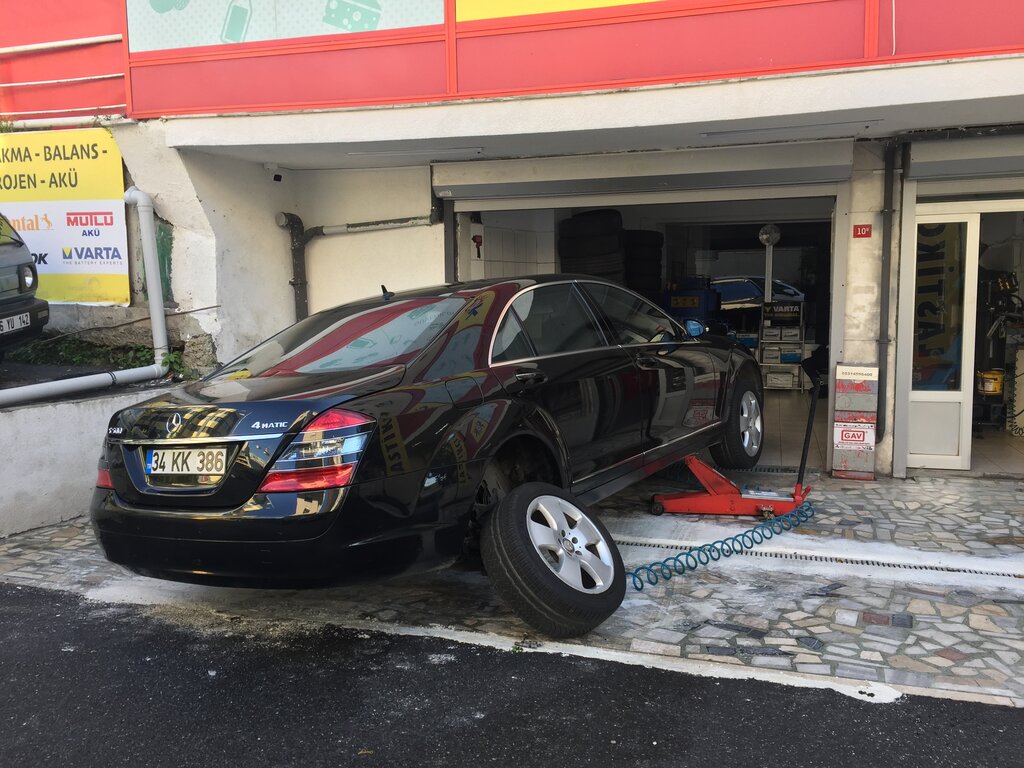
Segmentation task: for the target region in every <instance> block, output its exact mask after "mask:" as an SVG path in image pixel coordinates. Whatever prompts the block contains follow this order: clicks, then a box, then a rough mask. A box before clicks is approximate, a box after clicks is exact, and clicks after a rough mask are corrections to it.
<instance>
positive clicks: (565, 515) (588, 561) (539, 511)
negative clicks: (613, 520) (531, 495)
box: [526, 496, 615, 594]
mask: <svg viewBox="0 0 1024 768" xmlns="http://www.w3.org/2000/svg"><path fill="white" fill-rule="evenodd" d="M526 524H527V530H528V531H529V534H530V541H531V542H532V544H533V547H534V550H535V551H536V553H537V555H538V556H539V557H540V558H541V560H543V561H544V564H545V565H546V566H547V567H548V568H549V569H550V570H551V572H552V573H554V574H555V576H557V577H558V578H559V580H561V581H562V582H563V583H565V584H567V585H568V586H570V587H572V588H573V589H575V590H577V591H579V592H584V593H587V594H597V593H600V592H604V591H605V590H607V589H608V588H609V587H610V586H611V584H612V581H613V579H614V576H615V568H614V565H613V560H612V554H611V548H610V547H609V544H608V542H607V541H606V540H605V537H604V535H603V534H602V533H601V531H600V530H599V529H598V528H597V526H595V525H594V523H593V521H592V520H591V519H590V518H589V517H587V515H586V513H585V512H584V511H583V510H582V509H580V508H579V507H578V506H576V505H575V504H573V503H571V502H569V501H567V500H566V499H563V498H559V497H558V496H538V497H537V498H535V499H534V500H533V501H532V502H531V503H530V505H529V507H528V508H527V510H526Z"/></svg>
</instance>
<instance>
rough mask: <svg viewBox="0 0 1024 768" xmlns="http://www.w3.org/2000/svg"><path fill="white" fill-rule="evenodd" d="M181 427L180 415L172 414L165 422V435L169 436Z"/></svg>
mask: <svg viewBox="0 0 1024 768" xmlns="http://www.w3.org/2000/svg"><path fill="white" fill-rule="evenodd" d="M180 426H181V414H180V413H177V412H175V413H173V414H172V415H171V418H169V419H168V420H167V434H168V435H169V434H171V433H172V432H173V431H174V430H176V429H177V428H178V427H180Z"/></svg>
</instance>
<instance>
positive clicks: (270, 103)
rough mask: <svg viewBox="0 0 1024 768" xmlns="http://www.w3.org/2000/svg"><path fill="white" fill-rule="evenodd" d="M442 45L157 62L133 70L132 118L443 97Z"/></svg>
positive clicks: (430, 42)
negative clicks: (134, 116) (135, 116)
mask: <svg viewBox="0 0 1024 768" xmlns="http://www.w3.org/2000/svg"><path fill="white" fill-rule="evenodd" d="M444 53H445V48H444V42H443V40H437V41H426V42H422V41H421V42H414V43H396V44H391V45H378V46H373V47H368V48H342V49H330V48H328V49H326V50H314V51H296V52H289V53H274V54H263V55H251V56H237V55H235V56H230V57H227V56H221V57H219V58H211V59H206V60H204V59H201V58H195V59H185V60H178V61H162V62H161V61H155V62H147V63H145V64H144V65H137V66H133V68H132V105H133V109H134V114H135V115H138V116H144V117H150V116H157V115H170V114H178V113H185V112H220V111H239V110H246V111H248V110H276V109H296V108H300V107H307V108H308V107H321V106H332V105H339V104H346V103H351V102H358V103H382V104H387V103H393V102H402V101H408V100H415V99H425V98H440V97H442V96H443V95H444V93H445V63H444Z"/></svg>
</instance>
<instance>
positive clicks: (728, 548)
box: [629, 501, 814, 592]
mask: <svg viewBox="0 0 1024 768" xmlns="http://www.w3.org/2000/svg"><path fill="white" fill-rule="evenodd" d="M812 517H814V507H813V506H812V505H811V502H809V501H805V502H804V503H803V504H801V505H800V506H799V507H797V508H796V509H794V510H793V511H792V512H787V513H786V514H784V515H780V516H779V517H775V518H772V519H771V520H768V521H766V522H763V523H761V524H760V525H756V526H754V527H753V528H750V529H749V530H746V531H743V532H742V533H737V534H736V535H735V536H729V537H727V538H724V539H719V540H718V541H713V542H711V543H710V544H701V545H700V546H698V547H690V548H689V549H688V550H686V551H685V552H680V553H679V554H677V555H673V556H672V557H667V558H665V559H664V560H657V561H655V562H653V563H651V564H649V565H641V566H640V567H639V568H636V569H634V570H633V571H632V572H630V574H629V575H630V576H631V577H632V579H633V589H635V590H636V591H637V592H642V591H643V588H644V582H645V581H646V582H647V583H648V584H650V585H651V586H654V585H655V584H657V583H658V582H659V581H661V579H664V580H665V581H668V580H669V579H671V578H672V577H673V576H682V575H683V574H684V573H686V572H687V571H695V570H697V569H698V568H700V567H701V566H705V565H708V564H710V563H712V562H716V561H718V560H721V559H722V558H723V557H732V556H733V555H738V554H740V553H741V552H743V551H744V550H748V549H753V548H754V547H756V546H757V545H758V544H763V543H764V542H766V541H768V540H769V539H771V538H773V537H775V536H781V535H782V534H783V533H785V532H786V531H789V530H792V529H793V528H799V527H800V525H802V524H803V523H806V522H807V521H808V520H810V519H811V518H812Z"/></svg>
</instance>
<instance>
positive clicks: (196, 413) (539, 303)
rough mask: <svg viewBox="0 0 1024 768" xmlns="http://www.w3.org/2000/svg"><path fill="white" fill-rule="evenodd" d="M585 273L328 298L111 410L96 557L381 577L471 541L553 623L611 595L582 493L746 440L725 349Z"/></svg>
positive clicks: (751, 460)
mask: <svg viewBox="0 0 1024 768" xmlns="http://www.w3.org/2000/svg"><path fill="white" fill-rule="evenodd" d="M688 326H689V328H687V327H686V326H683V325H680V324H679V323H677V322H676V321H675V320H673V319H672V318H670V317H669V316H668V315H667V314H665V313H664V312H663V311H662V310H661V309H659V308H658V307H656V306H654V305H653V304H650V303H649V302H648V301H647V300H646V299H643V298H642V297H640V296H638V295H636V294H634V293H631V292H630V291H627V290H626V289H624V288H622V287H621V286H618V285H615V284H613V283H610V282H605V281H602V280H599V279H596V278H589V277H582V276H580V277H574V276H568V275H552V276H544V277H530V278H519V279H505V280H490V281H481V282H474V283H457V284H452V285H445V286H439V287H436V288H428V289H423V290H418V291H410V292H406V293H399V294H393V293H389V292H387V291H385V292H383V294H382V295H380V296H377V297H375V298H372V299H367V300H364V301H360V302H355V303H352V304H346V305H343V306H340V307H335V308H333V309H329V310H325V311H323V312H319V313H317V314H315V315H312V316H310V317H308V318H306V319H304V320H301V321H300V322H298V323H296V324H295V325H293V326H291V327H289V328H286V329H285V330H283V331H281V332H280V333H279V334H277V335H276V336H274V337H272V338H270V339H269V340H267V341H266V342H264V343H262V344H260V345H259V346H257V347H256V348H254V349H253V350H251V351H250V352H247V353H246V354H244V355H242V356H241V357H240V358H238V359H237V360H235V361H233V362H231V363H228V364H227V365H225V366H224V367H223V368H221V369H219V370H218V371H215V372H214V373H213V374H211V375H209V376H207V377H206V378H204V379H202V380H200V381H197V382H194V383H191V384H187V385H185V386H182V387H180V388H178V389H176V390H173V391H172V392H171V393H169V394H167V395H164V396H161V397H158V398H155V399H152V400H149V401H147V402H144V403H142V404H140V405H136V406H133V407H130V408H126V409H124V410H122V411H120V412H118V413H116V414H115V415H114V416H113V417H112V418H111V420H110V422H109V426H108V429H107V435H106V437H105V440H104V443H103V450H102V456H101V459H100V462H99V473H98V480H97V488H96V491H95V494H94V496H93V500H92V506H91V514H92V520H93V524H94V527H95V530H96V532H97V534H98V537H99V540H100V542H101V544H102V546H103V549H104V551H105V552H106V555H107V557H108V558H109V559H110V560H112V561H113V562H115V563H120V564H122V565H125V566H127V567H128V568H130V569H132V570H134V571H136V572H138V573H141V574H144V575H148V576H154V577H159V578H166V579H173V580H180V581H191V582H200V583H207V584H215V585H237V586H269V587H280V586H305V585H318V584H330V583H337V582H343V581H350V580H359V579H367V578H379V577H382V576H389V575H396V574H400V573H408V572H415V571H420V570H426V569H431V568H437V567H440V566H444V565H448V564H451V563H453V562H455V561H456V560H459V559H460V558H461V559H464V560H465V559H468V560H472V559H473V558H474V556H476V557H480V556H482V561H483V565H484V566H485V567H486V571H487V574H488V576H489V577H490V579H491V580H492V582H493V583H494V585H495V587H496V589H497V590H498V592H499V594H500V595H501V597H502V598H503V599H504V600H505V601H506V602H507V603H508V604H509V605H510V606H511V607H512V608H513V609H514V610H515V611H516V612H517V613H518V614H519V615H520V616H522V617H523V618H524V619H525V620H526V621H528V622H529V623H530V624H532V625H533V626H534V627H536V628H538V629H540V630H541V631H543V632H545V633H547V634H551V635H555V636H569V635H576V634H581V633H583V632H585V631H587V630H589V629H591V628H593V627H594V626H596V625H597V624H598V623H600V622H601V621H603V620H604V619H605V618H606V617H607V616H608V615H609V614H610V613H611V612H613V611H614V610H615V608H617V607H618V605H619V603H620V602H621V600H622V597H623V593H624V590H625V573H624V569H623V565H622V560H621V557H620V556H619V554H618V551H617V549H616V548H615V543H614V541H613V540H612V538H611V536H610V535H609V533H608V531H607V529H606V528H605V527H604V526H603V524H602V523H601V522H600V520H599V519H598V518H597V516H596V515H594V513H593V511H592V510H591V509H590V507H589V505H590V504H592V503H593V502H595V501H597V500H600V499H602V498H604V497H606V496H608V495H610V494H612V493H615V492H616V491H618V490H621V489H622V488H625V487H627V486H628V485H630V484H631V483H634V482H636V481H637V480H640V479H642V478H644V477H646V476H648V475H650V474H652V473H654V472H656V471H658V470H660V469H662V468H664V467H666V466H668V465H669V464H671V463H673V462H676V461H679V460H681V459H682V458H683V457H684V456H686V455H688V454H690V453H694V452H696V451H699V450H702V449H704V448H710V450H711V453H712V455H713V457H714V458H715V459H716V461H717V462H718V463H719V464H720V465H722V466H727V467H728V466H732V467H749V466H752V465H753V464H755V463H756V462H757V460H758V457H759V456H760V452H761V437H762V430H763V424H762V417H761V405H762V402H763V392H762V387H761V373H760V370H759V368H758V366H757V363H756V362H755V361H754V359H753V358H752V357H751V355H750V354H749V352H747V351H746V350H745V349H744V348H743V347H741V346H740V345H738V344H736V343H734V342H732V341H730V340H728V339H725V338H719V337H715V336H711V335H709V334H705V333H703V327H702V326H700V325H699V324H697V323H694V322H692V321H689V322H688Z"/></svg>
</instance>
